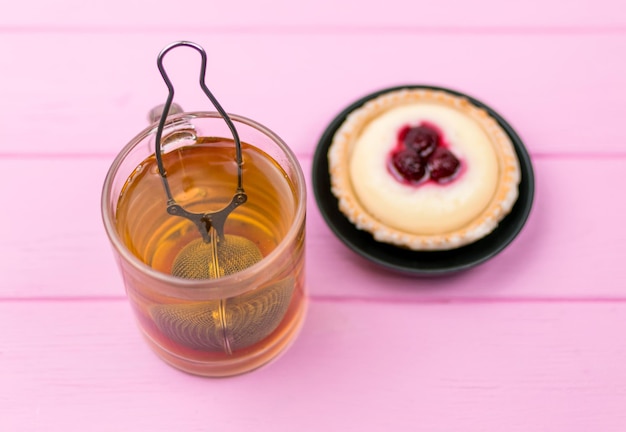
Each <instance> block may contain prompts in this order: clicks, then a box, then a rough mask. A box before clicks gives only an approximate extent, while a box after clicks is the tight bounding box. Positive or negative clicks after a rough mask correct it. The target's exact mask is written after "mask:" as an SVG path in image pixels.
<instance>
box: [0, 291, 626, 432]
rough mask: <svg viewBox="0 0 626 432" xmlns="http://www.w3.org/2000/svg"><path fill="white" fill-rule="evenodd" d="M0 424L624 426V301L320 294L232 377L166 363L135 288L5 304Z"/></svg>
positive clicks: (0, 313) (28, 427)
mask: <svg viewBox="0 0 626 432" xmlns="http://www.w3.org/2000/svg"><path fill="white" fill-rule="evenodd" d="M0 326H1V327H2V328H3V329H11V331H2V332H0V347H1V348H0V383H1V385H0V401H1V402H2V403H0V429H1V430H6V431H14V430H19V431H23V432H28V431H41V430H44V429H45V430H47V431H65V430H90V431H96V432H97V431H111V430H142V431H147V430H150V431H173V430H186V431H192V430H194V431H195V430H198V431H199V430H224V429H227V430H229V431H250V430H257V431H293V430H296V429H297V430H303V431H316V430H322V429H324V430H359V431H361V430H363V431H370V430H372V431H373V430H396V429H399V430H414V429H415V428H418V429H419V430H427V431H435V432H437V431H450V430H463V431H467V432H472V431H485V430H489V431H496V430H502V431H507V432H522V431H523V432H527V431H530V430H533V431H537V430H546V431H548V430H549V431H555V430H558V431H572V432H578V431H580V432H582V431H589V430H602V431H606V432H621V431H623V430H624V429H625V428H626V413H625V412H624V405H625V404H626V370H625V369H624V367H623V366H624V363H625V362H626V345H625V344H624V338H623V337H621V333H620V332H619V331H617V332H616V329H620V328H624V327H625V326H626V305H624V304H517V305H511V304H505V305H490V304H482V305H477V304H474V305H415V304H412V305H411V304H409V305H403V304H395V305H390V304H384V303H376V304H369V303H365V304H363V303H334V302H329V303H327V302H313V303H312V305H311V306H310V309H309V314H308V317H307V320H306V323H305V326H304V329H303V331H302V332H301V334H300V336H299V338H298V339H297V340H296V342H295V344H294V345H293V346H292V347H291V348H290V349H289V350H288V351H287V352H286V353H285V354H284V355H283V356H282V357H280V358H279V359H278V360H277V361H275V362H273V363H272V364H270V365H268V366H267V367H264V368H262V369H259V370H257V371H255V372H253V373H250V374H247V375H243V376H240V377H236V378H232V379H220V380H207V379H202V378H196V377H192V376H188V375H186V374H183V373H180V372H177V371H175V370H174V369H172V368H170V367H169V366H167V365H165V364H164V363H162V362H160V361H159V360H158V359H157V358H156V357H155V356H154V355H153V354H152V353H151V352H149V350H148V348H147V347H146V346H145V344H144V343H143V341H142V339H141V337H140V336H139V334H138V332H137V330H136V329H135V328H134V325H133V322H132V319H131V317H130V313H129V309H128V307H127V306H126V304H124V302H117V301H115V302H69V303H66V302H57V303H38V302H25V303H20V302H18V303H13V302H9V303H0Z"/></svg>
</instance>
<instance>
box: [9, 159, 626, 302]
mask: <svg viewBox="0 0 626 432" xmlns="http://www.w3.org/2000/svg"><path fill="white" fill-rule="evenodd" d="M302 162H303V168H304V170H305V175H306V177H307V179H308V181H310V178H311V176H310V160H308V159H304V160H303V161H302ZM109 164H110V160H109V159H107V158H105V157H103V158H91V159H90V158H78V159H71V158H58V159H49V158H44V159H37V158H34V159H28V158H25V159H24V158H22V159H20V158H14V159H5V160H2V159H0V181H1V182H2V184H5V185H8V184H19V185H20V188H7V189H6V190H5V192H4V197H5V199H6V200H7V201H6V202H9V203H11V205H12V208H13V209H16V210H15V211H9V212H5V213H4V214H3V216H2V217H3V219H4V221H5V222H4V223H5V224H7V225H8V226H10V227H13V228H12V229H10V230H7V231H6V232H5V234H4V239H3V242H2V243H0V256H2V257H3V259H2V260H0V274H2V275H3V276H4V280H3V282H2V283H3V285H2V291H0V296H1V297H4V298H12V297H24V298H29V297H44V298H47V297H51V296H61V297H89V296H96V297H100V296H105V297H106V296H113V297H119V296H123V287H122V283H121V279H120V276H119V274H118V272H117V269H116V267H115V264H114V261H113V253H112V249H111V248H110V247H109V244H108V242H107V238H106V235H105V232H104V228H103V226H102V223H101V218H100V201H99V200H100V190H101V187H102V182H103V179H104V176H105V173H106V170H107V169H108V166H109ZM534 164H535V169H536V176H537V185H536V188H537V191H536V200H535V205H534V209H533V211H532V213H531V216H530V219H529V221H528V223H527V225H526V227H525V229H524V230H523V231H522V233H521V234H520V236H519V237H518V238H517V239H516V240H515V241H514V242H513V244H512V245H510V246H509V248H507V249H506V250H505V251H504V252H502V253H501V254H500V255H499V256H497V257H496V258H494V259H493V260H491V261H490V262H488V263H486V264H484V265H482V266H480V267H478V268H476V269H473V270H471V271H468V272H466V273H463V274H460V275H458V276H455V277H450V278H440V279H425V280H424V279H415V278H411V277H405V276H399V275H396V274H392V273H390V272H388V271H382V270H381V269H379V268H376V267H374V266H372V265H371V264H370V263H369V262H367V261H365V260H364V259H362V258H361V257H359V256H357V255H355V254H354V253H353V252H352V251H350V250H349V249H348V248H347V247H345V246H344V245H343V244H341V243H340V242H339V240H338V239H336V238H335V236H334V235H333V234H332V233H331V231H330V229H329V228H328V227H327V226H326V225H325V222H324V221H323V219H322V217H321V215H320V213H319V211H318V209H317V207H316V203H315V200H314V196H313V191H312V189H311V186H310V184H309V196H308V219H307V233H308V235H307V256H308V258H307V268H308V272H307V281H308V286H309V292H310V293H311V295H313V296H324V297H333V298H344V297H348V298H351V297H356V298H379V299H388V300H390V299H391V300H400V299H403V300H416V301H431V300H432V301H442V300H449V299H464V298H465V299H473V298H478V299H508V298H513V299H525V298H526V299H534V298H550V299H559V298H564V299H568V298H577V299H584V298H588V299H598V298H600V299H603V298H604V299H606V298H617V299H626V296H625V293H624V289H623V288H624V284H623V278H624V274H623V270H622V268H623V266H622V263H623V262H625V261H626V250H624V248H622V247H621V244H623V242H625V241H626V230H624V228H623V226H622V222H623V215H624V214H626V203H625V202H624V201H623V200H615V199H613V189H612V188H608V187H606V185H617V184H621V183H622V176H623V172H624V170H625V169H626V158H618V159H604V158H603V159H592V160H585V159H577V158H573V159H568V158H557V159H555V158H539V159H537V160H535V161H534ZM581 173H585V175H581ZM33 174H36V175H35V180H32V179H30V178H29V176H32V175H33ZM583 197H584V198H583ZM606 233H611V234H610V235H607V234H606Z"/></svg>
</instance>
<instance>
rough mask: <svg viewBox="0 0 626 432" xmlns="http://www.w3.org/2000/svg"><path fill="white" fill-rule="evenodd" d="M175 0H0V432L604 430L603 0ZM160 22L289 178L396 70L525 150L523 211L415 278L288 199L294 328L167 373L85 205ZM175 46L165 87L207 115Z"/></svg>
mask: <svg viewBox="0 0 626 432" xmlns="http://www.w3.org/2000/svg"><path fill="white" fill-rule="evenodd" d="M94 3H96V4H94ZM175 3H176V2H165V1H151V2H147V1H146V2H142V1H139V0H127V1H119V0H113V1H108V2H85V1H79V0H61V1H58V2H45V1H43V0H35V1H21V2H9V1H8V0H3V2H2V4H1V5H0V198H1V200H2V211H1V213H0V221H1V222H2V230H1V232H2V235H1V237H2V240H1V241H0V431H2V432H4V431H7V432H8V431H70V430H71V431H222V430H228V431H297V430H311V431H313V430H322V429H324V430H331V431H369V430H376V431H381V430H423V431H429V432H433V431H464V432H467V431H470V432H471V431H506V432H516V431H520V432H521V431H523V432H528V431H568V432H571V431H590V430H595V431H603V432H606V431H624V430H626V336H625V334H626V281H625V277H626V270H625V269H626V247H624V243H625V242H626V229H625V228H624V220H625V219H626V218H625V216H626V199H625V197H626V195H625V192H624V189H625V186H626V182H625V180H624V179H625V178H626V177H625V172H626V128H625V127H624V124H625V122H626V60H625V58H626V56H625V54H626V8H625V7H624V3H623V1H621V0H571V1H569V2H566V1H563V0H561V1H556V0H554V1H551V0H527V1H525V2H503V1H497V0H475V1H472V2H467V1H463V0H444V1H439V2H423V4H420V3H418V2H414V1H408V0H406V1H404V0H386V1H384V2H362V1H340V0H332V1H331V0H318V1H316V2H310V3H308V4H307V3H301V2H295V1H287V0H270V1H263V2H261V1H254V0H242V1H230V2H220V3H218V2H215V1H212V0H208V1H207V0H203V1H199V0H189V1H187V2H180V4H185V7H184V8H182V7H179V6H175ZM180 39H189V40H192V41H195V42H197V43H199V44H201V45H203V46H204V47H205V48H206V50H207V51H208V53H209V58H210V63H211V65H210V66H209V74H208V82H209V85H210V86H211V88H212V89H213V90H214V91H215V93H216V95H217V96H218V98H219V99H220V100H221V102H222V104H223V105H224V106H225V108H226V109H227V110H228V111H230V112H233V113H238V114H242V115H245V116H247V117H251V118H253V119H256V120H258V121H260V122H261V123H263V124H265V125H267V126H268V127H270V128H271V129H273V130H274V131H276V132H277V133H278V134H279V135H281V136H282V137H283V138H284V139H285V140H286V141H287V142H288V143H289V144H290V145H291V146H292V148H293V149H294V150H295V152H296V153H297V155H298V157H299V159H300V161H301V163H302V165H303V167H304V169H305V171H306V175H307V178H308V179H309V181H310V169H311V160H312V156H313V152H314V149H315V146H316V143H317V140H318V139H319V137H320V135H321V133H322V131H323V130H324V128H325V126H326V125H327V124H328V122H329V121H330V120H331V119H332V118H333V117H334V116H335V115H336V114H337V113H338V112H339V111H340V110H341V109H342V108H343V107H344V106H346V105H347V104H348V103H350V102H352V101H353V100H355V99H357V98H359V97H361V96H363V95H365V94H367V93H369V92H372V91H374V90H378V89H380V88H384V87H390V86H393V85H398V84H406V83H415V84H431V85H439V86H444V87H450V88H454V89H457V90H460V91H462V92H466V93H468V94H471V95H473V96H475V97H477V98H478V99H480V100H482V101H484V102H486V103H487V104H489V105H490V106H492V107H493V108H495V109H496V110H497V111H499V112H500V113H501V114H502V115H503V116H504V117H505V118H506V119H507V120H508V121H509V122H510V123H511V124H512V125H513V126H514V127H515V128H516V130H517V131H518V132H519V134H520V135H521V137H522V139H523V140H524V142H525V144H526V146H527V148H528V150H529V152H530V154H531V158H532V161H533V164H534V168H535V174H536V198H535V205H534V207H533V211H532V213H531V216H530V219H529V221H528V224H527V225H526V227H525V229H524V231H523V232H522V233H521V235H520V236H519V237H518V238H517V239H516V240H515V241H514V243H513V244H512V245H511V246H510V247H509V248H507V249H506V250H505V251H504V252H503V253H501V254H500V255H498V256H497V257H496V258H495V259H493V260H492V261H490V262H488V263H486V264H484V265H482V266H480V267H478V268H475V269H474V270H471V271H468V272H466V273H462V274H459V275H457V276H454V277H446V278H438V279H416V278H410V277H404V276H399V275H396V274H393V273H390V272H387V271H384V270H381V269H377V268H375V267H374V266H372V265H370V264H369V263H368V262H366V261H365V260H363V259H362V258H360V257H358V256H356V255H355V254H354V253H352V252H351V251H350V250H348V248H347V247H345V246H344V245H343V244H342V243H341V242H340V241H339V240H337V239H336V238H335V236H334V235H333V234H332V233H331V231H330V229H329V228H328V227H327V226H326V225H325V223H324V222H323V220H322V217H321V216H320V213H319V211H318V209H317V206H316V204H315V200H314V198H313V193H312V191H310V193H309V207H308V244H307V253H308V264H307V268H308V275H307V279H308V290H309V295H310V306H309V311H308V315H307V319H306V323H305V325H304V328H303V330H302V332H301V334H300V336H299V338H298V339H297V340H296V342H295V343H294V345H293V346H292V347H291V348H290V349H289V350H288V351H287V352H286V353H285V354H284V355H282V356H281V357H280V358H279V359H278V360H277V361H275V362H273V363H271V364H270V365H268V366H266V367H263V368H262V369H259V370H257V371H255V372H252V373H250V374H246V375H242V376H239V377H235V378H229V379H219V380H215V379H202V378H198V377H194V376H190V375H186V374H184V373H182V372H179V371H177V370H175V369H173V368H171V367H169V366H167V365H166V364H164V363H163V362H161V361H160V360H159V359H157V358H156V356H155V355H153V353H152V352H151V351H150V350H149V348H148V347H147V346H146V344H145V343H144V342H143V340H142V338H141V336H140V334H139V331H138V330H137V329H136V327H135V324H134V322H133V318H132V316H131V313H130V308H129V306H128V303H127V301H126V298H125V294H124V289H123V285H122V281H121V278H120V276H119V273H118V271H117V268H116V267H115V263H114V261H113V255H112V252H111V248H110V247H109V244H108V242H107V239H106V236H105V233H104V229H103V228H102V226H101V222H100V214H99V212H100V210H99V199H100V189H101V185H102V182H103V179H104V176H105V172H106V170H107V169H108V167H109V165H110V163H111V161H112V159H113V157H114V155H115V154H116V153H117V152H118V151H119V150H120V149H121V147H122V146H123V145H124V144H125V143H126V142H128V141H129V140H130V138H131V137H133V136H134V135H135V134H136V133H137V132H138V131H139V130H141V129H143V128H144V126H145V125H146V113H147V112H148V110H149V109H150V108H152V107H153V106H155V105H157V104H159V103H162V102H163V101H164V99H165V96H166V90H165V87H164V85H163V83H162V81H161V78H160V76H159V74H158V72H157V70H156V62H155V60H156V55H157V53H158V52H159V50H160V49H161V48H162V47H163V46H165V45H166V44H168V43H170V42H172V41H175V40H180ZM182 51H184V52H180V53H177V54H176V57H177V59H176V60H175V62H172V66H171V68H170V70H171V71H172V72H171V73H172V78H173V80H174V81H175V82H176V83H177V86H178V87H177V90H178V93H177V100H178V101H179V102H180V103H181V104H182V105H183V106H184V107H185V108H186V109H187V110H195V109H199V110H204V109H208V107H207V102H206V101H205V100H204V98H203V97H202V96H201V95H200V94H199V92H198V91H197V89H196V75H197V58H196V57H195V53H193V52H191V50H190V51H189V53H187V51H186V50H182ZM172 57H174V55H172ZM168 58H169V57H168ZM174 63H175V64H174ZM185 83H188V84H189V85H188V86H187V87H186V86H185Z"/></svg>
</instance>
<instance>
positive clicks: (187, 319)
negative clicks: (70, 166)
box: [102, 112, 306, 376]
mask: <svg viewBox="0 0 626 432" xmlns="http://www.w3.org/2000/svg"><path fill="white" fill-rule="evenodd" d="M230 119H231V120H232V124H233V125H234V126H235V127H236V130H237V132H238V135H239V138H240V141H239V142H240V146H239V148H240V153H239V156H240V158H241V159H240V160H239V161H240V162H242V163H240V164H238V158H237V157H238V156H237V146H236V145H235V142H234V140H233V136H232V134H231V131H230V130H229V128H228V125H227V124H226V123H225V122H224V119H223V118H222V116H221V115H220V114H219V113H217V112H193V113H179V114H176V115H172V116H170V117H167V120H165V121H164V124H162V125H161V126H162V129H161V131H160V134H161V135H160V143H161V147H160V148H161V151H160V158H161V160H160V163H161V165H162V171H161V172H160V169H159V161H158V160H157V157H156V154H157V152H156V151H155V140H156V139H157V136H156V135H157V131H158V127H157V126H156V124H154V125H152V126H150V127H148V128H147V129H145V130H144V131H142V132H141V133H139V134H138V135H137V136H136V137H135V138H134V139H132V140H131V141H130V142H129V143H128V144H127V145H126V146H125V147H124V148H123V150H122V151H121V152H120V153H119V155H118V156H117V157H116V158H115V160H114V161H113V164H112V166H111V168H110V169H109V172H108V174H107V176H106V179H105V182H104V187H103V192H102V217H103V222H104V226H105V230H106V232H107V235H108V237H109V239H110V242H111V244H112V246H113V250H114V255H115V257H116V259H117V263H118V265H119V268H120V270H121V273H122V276H123V281H124V284H125V288H126V293H127V296H128V299H129V302H130V305H131V306H132V310H133V312H134V314H135V316H136V319H137V322H138V326H139V328H140V329H141V331H142V333H143V335H144V336H145V338H146V340H147V342H148V344H149V345H150V346H151V347H152V349H153V350H154V351H155V352H156V353H157V354H158V356H159V357H160V358H162V359H163V360H165V361H166V362H167V363H170V364H171V365H173V366H174V367H176V368H179V369H181V370H184V371H186V372H189V373H192V374H197V375H204V376H229V375H235V374H240V373H243V372H247V371H250V370H252V369H255V368H257V367H259V366H261V365H263V364H265V363H267V362H268V361H270V360H272V359H274V358H275V357H276V356H277V355H278V354H279V353H281V352H283V351H284V349H285V348H286V347H287V346H288V345H289V344H290V342H292V341H293V340H294V337H295V335H296V334H297V332H298V330H299V329H300V327H301V324H302V322H303V317H304V314H305V310H306V295H305V277H304V267H305V266H304V264H305V254H304V241H305V213H306V187H305V180H304V176H303V173H302V170H301V168H300V165H299V163H298V161H297V159H296V157H295V155H294V154H293V152H292V151H291V150H290V149H289V147H288V146H287V145H286V144H285V143H284V142H283V141H282V140H281V139H280V138H279V137H278V136H277V135H276V134H275V133H273V132H272V131H270V130H269V129H267V128H266V127H264V126H262V125H260V124H258V123H256V122H255V121H253V120H250V119H247V118H244V117H241V116H236V115H231V116H230ZM240 183H242V184H240ZM239 186H242V188H241V190H244V191H245V195H246V199H245V202H243V203H242V204H241V205H236V206H233V207H232V208H231V209H230V210H229V212H228V214H227V215H226V217H222V218H221V219H220V220H217V219H218V217H217V216H215V220H213V219H211V218H210V217H207V218H202V217H200V219H197V220H195V222H194V220H192V218H187V217H181V215H180V214H177V211H178V212H181V211H182V212H186V213H188V214H195V215H219V214H220V213H219V211H220V209H223V208H224V207H226V206H228V205H229V204H230V203H233V202H234V198H233V196H235V197H236V196H237V193H238V191H239ZM173 202H175V203H176V205H173ZM173 207H175V208H174V210H172V208H173ZM202 223H205V225H204V230H202V229H199V224H200V225H202ZM216 227H217V228H218V229H216ZM200 228H202V226H200Z"/></svg>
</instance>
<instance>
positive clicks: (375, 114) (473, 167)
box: [327, 88, 521, 251]
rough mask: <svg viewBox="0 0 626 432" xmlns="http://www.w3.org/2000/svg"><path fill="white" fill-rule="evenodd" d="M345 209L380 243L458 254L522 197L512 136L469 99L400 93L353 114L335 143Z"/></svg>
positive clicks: (337, 191) (335, 172) (331, 156)
mask: <svg viewBox="0 0 626 432" xmlns="http://www.w3.org/2000/svg"><path fill="white" fill-rule="evenodd" d="M327 157H328V167H329V174H330V181H331V191H332V194H333V195H334V196H335V197H336V198H337V200H338V205H339V209H340V211H341V212H342V213H343V214H344V215H345V216H346V217H347V218H348V220H349V221H350V222H351V223H352V224H354V225H355V226H356V228H358V229H360V230H365V231H367V232H369V233H371V234H372V236H373V237H374V239H375V240H376V241H379V242H384V243H390V244H393V245H396V246H399V247H403V248H408V249H411V250H416V251H429V250H450V249H455V248H459V247H461V246H464V245H467V244H469V243H473V242H475V241H477V240H479V239H481V238H483V237H485V236H487V235H488V234H490V233H491V232H492V231H493V230H494V229H495V228H496V227H497V226H498V223H499V222H501V221H502V219H503V218H504V217H506V215H507V214H508V213H509V212H510V211H511V209H512V207H513V205H514V204H515V202H516V200H517V198H518V194H519V192H518V187H519V183H520V178H521V172H520V164H519V161H518V159H517V156H516V153H515V148H514V146H513V143H512V142H511V139H510V138H509V136H508V135H507V133H506V132H505V131H504V130H503V129H502V128H501V127H500V125H499V124H498V122H497V121H496V120H495V119H493V118H492V117H491V116H489V114H488V113H487V112H486V111H485V110H484V109H483V108H481V107H478V106H476V105H474V104H472V103H471V102H470V101H469V100H468V99H467V98H465V97H462V96H459V95H455V94H452V93H448V92H446V91H443V90H437V89H428V88H417V89H413V88H406V89H396V90H393V91H389V92H387V93H383V94H381V95H379V96H377V97H376V98H374V99H371V100H369V101H367V102H366V103H365V104H364V105H362V106H361V107H359V108H357V109H355V110H353V111H352V112H351V113H350V114H349V115H348V116H347V117H346V119H345V121H344V122H343V123H342V124H341V126H340V127H339V128H338V129H337V131H336V133H335V134H334V136H333V138H332V142H331V144H330V146H329V149H328V154H327Z"/></svg>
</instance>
